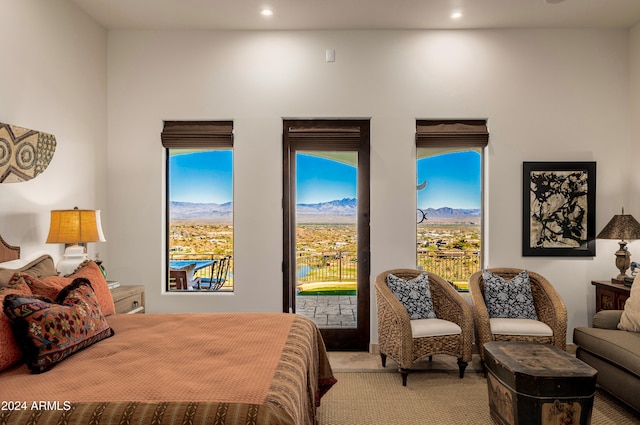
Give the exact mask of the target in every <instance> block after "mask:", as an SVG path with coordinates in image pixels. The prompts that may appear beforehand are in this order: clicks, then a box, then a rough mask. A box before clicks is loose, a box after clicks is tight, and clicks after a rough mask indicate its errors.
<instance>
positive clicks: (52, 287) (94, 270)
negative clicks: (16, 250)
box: [22, 260, 116, 316]
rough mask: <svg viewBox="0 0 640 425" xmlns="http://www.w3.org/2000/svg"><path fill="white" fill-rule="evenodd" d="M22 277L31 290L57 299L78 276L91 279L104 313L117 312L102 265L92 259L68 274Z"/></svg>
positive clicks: (106, 314) (36, 293) (107, 314)
mask: <svg viewBox="0 0 640 425" xmlns="http://www.w3.org/2000/svg"><path fill="white" fill-rule="evenodd" d="M22 277H24V280H25V281H26V282H27V284H28V285H29V286H30V287H31V292H33V293H34V294H35V295H42V296H44V297H47V298H49V299H55V298H56V297H57V296H58V293H59V292H60V291H61V290H62V288H64V287H65V286H67V285H69V284H71V282H73V280H74V279H76V278H78V277H83V278H86V279H89V281H90V282H91V286H92V287H93V288H94V292H95V293H96V297H97V298H98V301H99V302H100V308H101V309H102V314H104V315H105V316H109V315H111V314H114V313H115V312H116V306H115V304H114V303H113V297H112V296H111V291H110V290H109V285H108V284H107V281H106V279H105V278H104V275H103V274H102V271H101V270H100V267H98V265H97V264H96V263H95V262H94V261H92V260H87V261H85V262H83V263H82V264H80V265H79V266H78V268H77V269H76V271H74V272H73V273H72V274H70V275H67V276H50V277H46V278H42V279H38V278H35V277H33V276H27V275H22Z"/></svg>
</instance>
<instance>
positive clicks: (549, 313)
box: [469, 268, 567, 365]
mask: <svg viewBox="0 0 640 425" xmlns="http://www.w3.org/2000/svg"><path fill="white" fill-rule="evenodd" d="M487 271H489V272H491V273H494V274H497V275H499V276H501V277H502V278H503V279H505V280H509V279H512V278H513V277H514V276H516V275H517V274H519V273H520V272H522V269H513V268H494V269H487ZM528 274H529V282H530V284H531V293H532V295H533V302H534V304H535V308H536V314H537V316H538V320H539V321H541V322H543V323H545V324H546V325H547V326H548V327H549V328H550V329H551V332H552V335H532V334H531V332H528V331H524V332H523V333H522V334H520V335H519V334H516V332H514V331H516V330H514V331H512V332H509V334H499V333H492V332H491V324H490V318H489V312H488V310H487V306H486V304H485V299H484V280H483V279H482V272H481V271H479V272H476V273H474V274H473V275H471V277H470V278H469V292H470V293H471V301H472V305H473V321H474V329H475V335H476V345H477V346H478V350H479V352H480V358H481V360H482V363H483V365H484V350H483V346H484V344H485V343H487V342H489V341H529V342H539V343H542V344H553V345H555V346H556V347H558V348H560V349H561V350H566V347H567V308H566V307H565V305H564V302H563V301H562V299H561V298H560V296H559V295H558V293H557V292H556V290H555V289H554V288H553V286H552V285H551V284H550V283H549V281H548V280H547V279H545V278H544V277H543V276H541V275H539V274H538V273H534V272H531V271H529V272H528ZM511 320H518V321H520V320H522V319H511ZM523 322H524V321H523ZM523 325H524V326H525V327H526V323H523ZM514 326H518V323H516V324H515V325H514ZM512 327H513V326H512Z"/></svg>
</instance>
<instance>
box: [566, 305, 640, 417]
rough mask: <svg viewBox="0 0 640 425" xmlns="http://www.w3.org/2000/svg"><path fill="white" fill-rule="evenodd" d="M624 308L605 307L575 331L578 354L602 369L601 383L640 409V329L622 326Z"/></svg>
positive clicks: (582, 358) (599, 369)
mask: <svg viewBox="0 0 640 425" xmlns="http://www.w3.org/2000/svg"><path fill="white" fill-rule="evenodd" d="M621 316H622V310H602V311H600V312H598V313H596V315H595V316H594V318H593V325H592V327H577V328H575V329H574V331H573V342H574V343H575V344H576V346H577V349H576V357H577V358H579V359H580V360H582V361H583V362H585V363H587V364H589V365H590V366H591V367H593V368H595V369H597V371H598V386H599V387H600V388H602V389H604V390H606V391H607V392H609V393H611V394H612V395H614V396H615V397H617V398H618V399H620V400H621V401H622V402H624V403H626V404H628V405H629V406H631V407H632V408H633V409H635V410H636V411H638V412H640V397H638V394H640V333H639V332H629V331H624V330H619V329H618V327H617V326H618V323H619V322H620V318H621Z"/></svg>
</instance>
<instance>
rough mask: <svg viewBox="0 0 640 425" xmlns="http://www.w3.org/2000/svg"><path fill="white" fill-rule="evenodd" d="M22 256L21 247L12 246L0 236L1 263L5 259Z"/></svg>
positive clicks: (9, 259)
mask: <svg viewBox="0 0 640 425" xmlns="http://www.w3.org/2000/svg"><path fill="white" fill-rule="evenodd" d="M18 258H20V247H19V246H12V245H9V244H8V243H7V242H5V240H4V239H2V236H0V263H2V262H3V261H11V260H17V259H18Z"/></svg>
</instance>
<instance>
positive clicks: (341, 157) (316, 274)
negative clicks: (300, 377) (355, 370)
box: [285, 122, 369, 350]
mask: <svg viewBox="0 0 640 425" xmlns="http://www.w3.org/2000/svg"><path fill="white" fill-rule="evenodd" d="M304 123H305V124H308V122H304ZM338 123H341V122H338ZM323 124H325V125H326V124H327V123H324V122H323ZM367 124H368V122H367ZM289 128H290V127H289ZM286 131H287V127H285V135H286ZM316 131H317V129H316ZM328 133H329V134H328V135H327V137H328V139H330V140H325V139H321V140H316V142H315V143H308V142H309V140H308V139H304V140H305V142H296V141H297V140H298V139H297V138H296V137H298V138H299V136H300V133H294V135H293V137H292V138H291V139H293V140H292V141H293V143H289V144H287V143H286V140H287V138H286V137H285V149H286V152H288V155H287V161H286V162H287V168H288V171H289V176H288V178H287V184H285V186H288V190H287V194H288V195H289V196H288V197H287V198H288V199H286V200H285V205H286V209H287V211H286V213H285V216H286V217H288V218H289V223H288V225H287V226H286V227H287V228H288V229H289V231H288V235H287V237H286V238H285V258H287V259H288V267H285V294H286V295H287V296H285V300H286V305H285V309H287V308H288V310H289V311H292V312H295V313H296V314H300V315H303V316H305V317H307V318H309V319H310V320H312V321H313V322H315V323H316V325H317V326H318V328H319V329H320V332H321V333H322V335H323V338H324V339H325V344H326V345H327V347H328V348H329V349H359V350H367V349H368V343H369V304H368V303H369V212H368V209H369V208H368V206H369V196H368V195H369V187H368V186H369V185H368V140H367V143H366V146H365V147H366V149H362V146H361V141H360V139H361V138H360V137H359V136H358V138H357V141H358V143H357V144H356V145H354V144H353V143H349V142H345V144H344V145H340V144H339V143H338V141H339V140H340V135H339V134H336V140H331V137H330V136H331V134H332V133H331V132H330V131H329V132H328ZM366 134H367V136H368V129H367V131H366ZM314 136H318V134H317V132H316V133H314ZM367 139H368V137H367ZM290 141H291V140H290ZM351 142H353V141H351ZM323 148H325V149H323ZM363 198H364V199H363ZM287 242H288V243H287Z"/></svg>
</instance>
